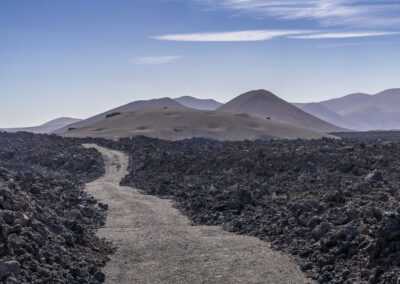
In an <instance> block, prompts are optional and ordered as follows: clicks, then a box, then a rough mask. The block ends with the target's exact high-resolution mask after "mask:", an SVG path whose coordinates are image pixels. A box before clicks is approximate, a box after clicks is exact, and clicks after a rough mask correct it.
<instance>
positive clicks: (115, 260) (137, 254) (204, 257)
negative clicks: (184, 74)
mask: <svg viewBox="0 0 400 284" xmlns="http://www.w3.org/2000/svg"><path fill="white" fill-rule="evenodd" d="M85 147H88V148H89V147H93V148H96V149H97V150H98V151H99V152H100V153H101V154H102V155H103V158H104V161H105V167H106V174H105V176H104V177H102V178H100V179H98V180H96V181H94V182H92V183H89V184H87V185H86V190H87V191H88V192H89V193H90V194H92V195H93V196H94V197H95V198H96V199H97V200H99V201H100V202H103V203H106V204H108V206H109V212H108V217H107V222H106V224H105V226H104V227H103V228H102V229H100V230H99V232H98V235H99V236H100V237H104V238H106V239H107V240H108V241H111V242H112V243H113V247H115V248H116V252H115V253H114V254H113V255H111V257H110V258H111V259H110V261H109V262H108V264H107V266H106V267H105V268H104V270H103V272H104V273H105V275H106V282H107V283H122V284H123V283H152V284H153V283H296V284H297V283H310V282H311V281H310V280H308V279H306V278H305V276H304V275H303V274H302V272H301V271H300V269H299V268H298V267H297V266H296V264H295V263H294V262H293V261H292V260H291V259H290V258H289V257H288V256H285V255H282V254H280V253H279V252H276V251H273V250H272V249H270V248H269V246H268V243H266V242H262V241H260V240H258V239H256V238H253V237H248V236H238V235H234V234H231V233H228V232H226V231H223V230H222V229H221V228H219V227H215V226H191V225H190V221H189V220H188V219H187V218H186V217H185V216H183V215H182V214H181V213H180V212H179V211H178V210H176V209H175V208H173V207H172V204H171V202H170V201H168V200H165V199H160V198H157V197H154V196H150V195H143V194H141V193H140V192H138V191H137V190H135V189H132V188H130V187H123V186H120V185H119V182H120V180H121V179H122V178H123V177H124V176H125V175H126V173H127V167H128V157H127V156H126V155H125V154H123V153H122V152H118V151H112V150H108V149H106V148H102V147H99V146H97V145H94V144H86V145H85Z"/></svg>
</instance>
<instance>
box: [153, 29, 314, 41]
mask: <svg viewBox="0 0 400 284" xmlns="http://www.w3.org/2000/svg"><path fill="white" fill-rule="evenodd" d="M309 32H310V31H296V30H287V31H285V30H252V31H234V32H217V33H191V34H170V35H160V36H153V37H152V38H154V39H158V40H172V41H205V42H206V41H207V42H222V41H227V42H232V41H262V40H269V39H273V38H275V37H280V36H289V35H298V34H305V33H309Z"/></svg>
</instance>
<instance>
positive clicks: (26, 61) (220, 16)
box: [0, 0, 400, 127]
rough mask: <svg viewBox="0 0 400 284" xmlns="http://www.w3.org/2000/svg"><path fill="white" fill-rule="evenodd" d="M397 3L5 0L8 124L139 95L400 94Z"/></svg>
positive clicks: (0, 41) (0, 20) (304, 98)
mask: <svg viewBox="0 0 400 284" xmlns="http://www.w3.org/2000/svg"><path fill="white" fill-rule="evenodd" d="M399 32H400V0H391V1H390V0H388V1H385V0H382V1H370V0H359V1H358V0H330V1H328V0H285V1H279V0H182V1H178V0H176V1H172V0H171V1H163V0H154V1H151V0H143V1H137V0H136V1H135V0H57V1H55V0H0V98H1V106H2V107H1V110H2V111H1V112H0V127H11V126H27V125H35V124H39V123H42V122H45V121H47V120H50V119H52V118H55V117H59V116H72V117H80V118H85V117H89V116H91V115H93V114H96V113H99V112H101V111H104V110H107V109H109V108H112V107H115V106H119V105H121V104H124V103H128V102H130V101H134V100H138V99H149V98H156V97H165V96H170V97H178V96H182V95H192V96H196V97H200V98H209V97H212V98H215V99H217V100H220V101H222V102H226V101H228V100H230V99H231V98H233V97H235V96H237V95H239V94H240V93H243V92H245V91H248V90H251V89H260V88H263V89H268V90H270V91H273V92H274V93H275V94H277V95H278V96H280V97H282V98H283V99H285V100H288V101H294V102H309V101H320V100H324V99H329V98H333V97H339V96H343V95H346V94H349V93H353V92H367V93H376V92H379V91H382V90H384V89H387V88H394V87H400V84H399V83H400V82H399V77H400V76H399V75H400V34H399Z"/></svg>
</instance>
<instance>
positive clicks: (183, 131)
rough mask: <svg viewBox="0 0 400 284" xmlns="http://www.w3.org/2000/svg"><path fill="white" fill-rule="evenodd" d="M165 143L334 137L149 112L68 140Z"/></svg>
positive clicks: (212, 115)
mask: <svg viewBox="0 0 400 284" xmlns="http://www.w3.org/2000/svg"><path fill="white" fill-rule="evenodd" d="M139 135H144V136H147V137H153V138H160V139H166V140H182V139H188V138H193V137H203V138H209V139H214V140H229V141H237V140H246V139H248V140H256V139H266V140H267V139H272V138H282V139H297V138H303V139H319V138H322V137H330V138H334V136H331V135H327V134H323V133H319V132H316V131H312V130H308V129H303V128H299V127H295V126H291V125H286V124H282V123H278V122H275V121H269V120H266V119H261V118H257V117H251V116H249V115H243V114H240V115H239V114H230V113H223V112H217V111H204V110H192V109H150V110H139V111H133V112H129V113H125V114H121V115H118V116H114V117H110V118H107V119H105V120H102V121H100V122H98V123H95V124H93V125H90V126H88V127H84V128H80V129H74V130H71V131H69V132H67V133H65V134H64V136H66V137H102V138H109V139H116V138H119V137H129V136H139Z"/></svg>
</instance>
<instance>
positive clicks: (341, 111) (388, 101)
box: [294, 88, 400, 131]
mask: <svg viewBox="0 0 400 284" xmlns="http://www.w3.org/2000/svg"><path fill="white" fill-rule="evenodd" d="M294 105H295V106H297V107H299V108H301V109H302V110H304V111H306V112H308V113H310V114H312V115H314V116H316V117H319V118H321V119H324V120H326V121H328V122H330V123H332V124H336V125H339V126H341V127H345V128H351V129H355V130H360V131H366V130H393V129H400V88H396V89H388V90H385V91H383V92H380V93H377V94H375V95H370V94H365V93H355V94H350V95H347V96H344V97H341V98H336V99H331V100H327V101H322V102H316V103H295V104H294Z"/></svg>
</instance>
